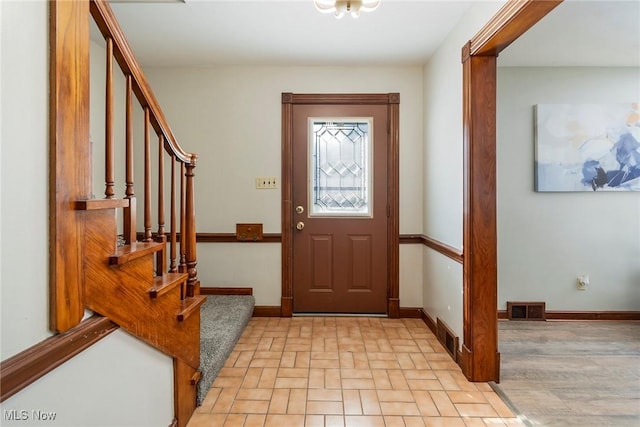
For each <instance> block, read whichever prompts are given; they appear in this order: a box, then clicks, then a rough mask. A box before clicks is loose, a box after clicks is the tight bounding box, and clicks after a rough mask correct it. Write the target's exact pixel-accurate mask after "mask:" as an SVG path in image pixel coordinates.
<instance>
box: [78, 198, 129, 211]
mask: <svg viewBox="0 0 640 427" xmlns="http://www.w3.org/2000/svg"><path fill="white" fill-rule="evenodd" d="M126 207H129V199H90V200H78V201H76V203H75V208H76V210H78V211H95V210H100V209H118V208H126Z"/></svg>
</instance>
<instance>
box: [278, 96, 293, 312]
mask: <svg viewBox="0 0 640 427" xmlns="http://www.w3.org/2000/svg"><path fill="white" fill-rule="evenodd" d="M280 157H281V162H282V230H281V232H282V245H281V247H282V295H281V297H280V311H281V312H280V315H281V316H282V317H291V316H292V315H293V232H292V231H293V230H292V227H293V219H292V212H291V210H292V209H293V207H292V206H293V205H292V203H293V202H292V200H293V195H292V193H293V182H292V176H291V175H292V173H293V94H292V93H283V94H282V153H281V156H280Z"/></svg>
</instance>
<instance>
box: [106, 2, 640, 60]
mask: <svg viewBox="0 0 640 427" xmlns="http://www.w3.org/2000/svg"><path fill="white" fill-rule="evenodd" d="M477 1H488V0H382V2H381V4H380V7H379V8H378V9H377V10H376V11H374V12H371V13H363V14H362V16H361V17H360V18H359V19H353V18H351V17H349V16H345V17H344V18H342V19H340V20H338V19H335V18H334V17H333V16H332V15H330V14H329V15H327V14H321V13H319V12H318V11H317V10H316V9H315V7H314V6H313V3H312V0H261V1H260V0H254V1H248V0H187V1H186V2H180V1H167V0H151V1H150V0H133V1H132V0H118V1H114V2H112V8H113V10H114V12H115V14H116V16H117V18H118V21H119V22H120V25H121V26H122V27H123V29H124V31H125V34H126V35H127V39H128V40H129V42H130V44H131V46H132V48H133V50H134V52H135V54H136V56H137V57H138V60H139V61H140V62H141V63H142V64H143V65H144V66H208V65H230V64H234V65H242V64H247V65H315V66H318V65H321V66H328V65H332V66H335V65H359V66H364V65H411V64H424V63H426V62H427V60H428V59H429V57H430V56H431V55H432V54H433V53H434V51H435V50H436V49H437V47H438V46H439V45H440V43H441V42H442V41H443V40H444V39H445V38H446V36H447V34H448V33H449V32H450V31H451V30H452V29H453V28H454V27H455V26H456V24H457V23H458V21H459V20H460V19H461V17H462V16H463V15H464V14H465V13H466V12H467V10H468V9H469V8H470V7H471V6H472V5H473V3H474V2H477ZM499 64H500V65H504V66H516V65H527V66H532V65H554V66H559V65H576V66H577V65H590V66H591V65H603V66H604V65H609V66H640V0H625V1H612V0H599V1H598V0H566V1H565V2H564V3H562V4H560V6H558V7H557V8H556V9H555V10H554V11H552V12H551V14H550V15H548V16H547V17H545V19H543V21H541V22H540V23H538V24H537V25H536V26H535V27H534V28H533V29H531V30H529V31H528V32H527V33H526V34H525V35H523V36H522V37H521V38H520V39H518V40H517V41H516V42H515V43H514V44H512V45H511V46H510V47H509V48H507V50H505V51H504V52H503V53H502V54H501V56H500V62H499Z"/></svg>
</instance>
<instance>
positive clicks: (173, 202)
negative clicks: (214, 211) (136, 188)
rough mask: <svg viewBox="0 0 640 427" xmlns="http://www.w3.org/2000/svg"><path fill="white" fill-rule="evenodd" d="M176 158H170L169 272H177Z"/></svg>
mask: <svg viewBox="0 0 640 427" xmlns="http://www.w3.org/2000/svg"><path fill="white" fill-rule="evenodd" d="M177 231H178V230H176V158H175V156H171V243H170V244H169V245H170V248H169V260H170V261H169V272H171V273H175V272H176V271H178V268H177V265H176V245H177V244H176V240H177V234H178V233H177Z"/></svg>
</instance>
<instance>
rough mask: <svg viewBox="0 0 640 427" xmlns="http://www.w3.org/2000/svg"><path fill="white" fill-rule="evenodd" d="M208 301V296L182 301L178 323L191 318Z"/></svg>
mask: <svg viewBox="0 0 640 427" xmlns="http://www.w3.org/2000/svg"><path fill="white" fill-rule="evenodd" d="M206 300H207V297H206V296H197V297H189V298H185V299H184V300H182V307H181V308H182V310H180V313H178V321H180V322H183V321H185V320H186V319H187V318H188V317H189V316H191V315H192V314H193V313H194V312H195V311H196V310H200V306H201V305H202V304H204V302H205V301H206Z"/></svg>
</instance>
